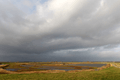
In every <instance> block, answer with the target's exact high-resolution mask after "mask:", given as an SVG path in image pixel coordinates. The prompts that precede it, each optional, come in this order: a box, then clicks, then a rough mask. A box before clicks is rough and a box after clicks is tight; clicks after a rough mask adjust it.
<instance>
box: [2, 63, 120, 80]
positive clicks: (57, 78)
mask: <svg viewBox="0 0 120 80" xmlns="http://www.w3.org/2000/svg"><path fill="white" fill-rule="evenodd" d="M69 63H70V64H71V63H76V64H77V63H78V64H79V63H81V64H83V63H85V64H88V63H90V62H64V65H65V64H69ZM93 63H94V62H92V63H91V64H93ZM95 63H96V64H100V63H101V64H115V65H116V66H119V64H120V63H115V62H95ZM95 63H94V64H95ZM9 64H11V67H14V68H17V67H20V66H15V64H17V65H19V64H34V65H35V64H36V66H37V65H38V64H41V62H37V63H35V62H30V63H9ZM47 64H48V63H45V62H44V63H42V64H41V65H47ZM53 64H55V65H58V66H59V65H62V63H59V62H58V63H55V62H52V63H49V66H53ZM0 80H120V68H117V67H113V66H111V67H109V68H105V69H102V70H99V71H93V70H92V71H84V70H83V71H80V72H79V71H72V72H70V71H67V72H60V73H31V74H0Z"/></svg>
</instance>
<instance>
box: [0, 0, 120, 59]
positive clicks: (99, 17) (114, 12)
mask: <svg viewBox="0 0 120 80" xmlns="http://www.w3.org/2000/svg"><path fill="white" fill-rule="evenodd" d="M28 3H29V4H28ZM17 5H18V6H17ZM22 5H24V7H25V8H23V7H22ZM33 7H34V8H35V9H34V12H31V9H33ZM119 7H120V5H119V1H118V0H114V1H113V0H90V1H88V0H76V1H74V0H69V2H68V1H67V0H64V1H63V0H48V1H47V2H45V3H44V4H41V3H38V1H37V0H35V1H28V0H26V1H23V0H21V1H20V2H19V3H18V2H16V1H14V0H11V1H10V0H7V1H0V54H1V55H2V54H4V55H8V56H9V55H15V54H16V57H17V55H20V54H21V55H24V54H26V55H29V54H31V55H33V54H36V55H41V56H43V55H46V57H47V58H46V60H49V59H50V58H51V57H56V60H62V59H64V58H65V57H66V61H67V60H70V59H71V58H72V57H73V58H72V59H73V60H74V59H76V61H77V60H82V61H83V60H84V59H85V58H86V60H97V59H98V57H99V56H101V57H100V58H99V59H98V60H100V59H102V57H104V56H106V55H108V57H106V58H107V59H106V60H109V59H110V58H112V56H109V54H108V51H107V52H106V49H113V48H116V47H118V46H117V45H119V43H120V37H119V36H120V28H119V25H120V16H119V14H120V11H119ZM30 8H31V9H30ZM30 12H31V13H30ZM28 13H29V14H28ZM101 47H102V48H101ZM88 48H89V49H88ZM93 48H94V49H93ZM76 49H79V50H78V51H77V52H75V51H74V50H76ZM82 49H88V50H85V51H82ZM65 50H67V52H66V51H65ZM57 51H58V52H59V54H57V53H56V52H57ZM61 51H63V53H64V52H66V53H65V54H62V52H61ZM89 51H90V53H89ZM95 52H96V54H95V55H92V53H95ZM104 53H105V54H104ZM114 54H118V53H116V52H115V50H113V51H110V55H113V58H114V57H116V56H114ZM69 55H74V56H72V57H71V56H69ZM60 56H62V57H60ZM67 56H68V57H67ZM78 56H79V57H78ZM29 57H30V56H29ZM29 57H28V58H27V57H26V59H30V58H29ZM44 58H45V57H44ZM44 58H43V57H41V59H42V60H44ZM72 59H71V60H72ZM32 60H33V59H32ZM53 60H55V59H53ZM64 60H65V59H64Z"/></svg>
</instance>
